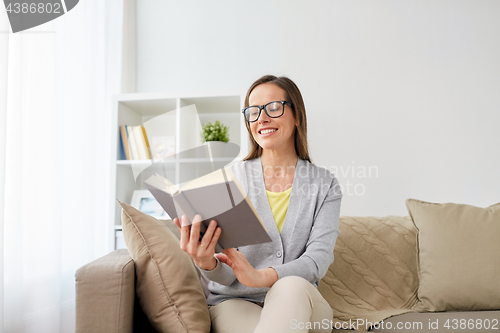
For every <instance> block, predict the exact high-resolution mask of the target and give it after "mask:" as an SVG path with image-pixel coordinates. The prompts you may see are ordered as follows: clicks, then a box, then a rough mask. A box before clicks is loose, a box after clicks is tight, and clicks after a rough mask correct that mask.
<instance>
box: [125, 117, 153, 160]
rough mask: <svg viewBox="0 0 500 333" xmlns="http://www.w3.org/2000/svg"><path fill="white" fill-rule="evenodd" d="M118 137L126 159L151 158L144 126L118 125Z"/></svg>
mask: <svg viewBox="0 0 500 333" xmlns="http://www.w3.org/2000/svg"><path fill="white" fill-rule="evenodd" d="M120 137H121V143H122V149H123V151H124V153H125V158H126V159H127V160H149V159H151V153H150V147H149V140H148V136H147V134H146V129H145V128H144V126H142V125H138V126H131V125H125V126H120Z"/></svg>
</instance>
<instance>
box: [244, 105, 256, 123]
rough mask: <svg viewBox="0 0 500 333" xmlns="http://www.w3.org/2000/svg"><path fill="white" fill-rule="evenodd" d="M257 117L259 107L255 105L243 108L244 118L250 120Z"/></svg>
mask: <svg viewBox="0 0 500 333" xmlns="http://www.w3.org/2000/svg"><path fill="white" fill-rule="evenodd" d="M258 117H259V108H258V107H257V106H251V107H249V108H246V109H245V118H246V119H247V121H249V122H252V121H255V120H257V118H258Z"/></svg>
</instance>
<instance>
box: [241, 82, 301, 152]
mask: <svg viewBox="0 0 500 333" xmlns="http://www.w3.org/2000/svg"><path fill="white" fill-rule="evenodd" d="M248 101H249V105H265V104H267V103H269V102H274V101H286V93H285V91H284V90H283V89H281V88H280V87H278V86H276V85H274V84H272V83H263V84H260V85H258V86H257V87H255V88H254V89H253V90H252V92H251V93H250V96H249V99H248ZM292 112H293V111H292V109H291V108H290V107H289V106H288V105H285V112H284V113H283V115H282V116H281V117H278V118H270V117H269V116H268V115H267V114H266V113H265V112H264V110H261V113H260V117H259V119H258V120H257V121H254V122H253V123H250V130H251V132H252V136H253V138H254V140H255V141H256V142H257V144H258V145H259V146H261V147H262V149H271V150H280V149H285V148H288V149H289V148H290V145H291V147H292V148H294V145H295V143H294V134H295V119H294V117H293V113H292ZM263 131H264V132H263Z"/></svg>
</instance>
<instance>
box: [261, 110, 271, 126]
mask: <svg viewBox="0 0 500 333" xmlns="http://www.w3.org/2000/svg"><path fill="white" fill-rule="evenodd" d="M269 119H270V118H269V116H268V115H267V113H266V110H264V108H262V110H261V111H260V117H259V124H262V123H267V122H268V121H269Z"/></svg>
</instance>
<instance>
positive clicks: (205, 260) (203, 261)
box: [174, 214, 222, 270]
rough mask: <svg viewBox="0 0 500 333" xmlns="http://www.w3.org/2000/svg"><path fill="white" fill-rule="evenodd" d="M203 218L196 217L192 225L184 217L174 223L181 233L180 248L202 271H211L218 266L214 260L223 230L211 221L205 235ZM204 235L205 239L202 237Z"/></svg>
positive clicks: (176, 219)
mask: <svg viewBox="0 0 500 333" xmlns="http://www.w3.org/2000/svg"><path fill="white" fill-rule="evenodd" d="M201 221H202V220H201V216H200V215H199V214H198V215H195V216H194V218H193V223H192V224H191V223H190V222H189V220H188V218H187V216H185V215H183V216H182V218H181V220H179V219H178V218H175V219H174V223H175V224H176V225H177V227H178V228H179V229H180V231H181V239H180V247H181V249H182V250H183V251H184V252H186V253H187V254H189V256H190V257H191V259H193V261H194V263H195V264H196V265H197V266H198V267H199V268H201V269H206V270H211V269H214V268H215V266H216V265H217V262H216V260H215V258H214V254H215V245H216V244H217V241H218V240H219V236H220V234H221V231H222V229H221V228H220V227H217V222H216V221H215V220H212V221H210V224H209V226H208V228H206V230H205V233H204V234H203V233H202V231H201V230H202V229H204V226H202V222H201ZM200 234H203V237H200Z"/></svg>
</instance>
